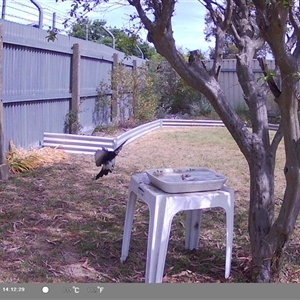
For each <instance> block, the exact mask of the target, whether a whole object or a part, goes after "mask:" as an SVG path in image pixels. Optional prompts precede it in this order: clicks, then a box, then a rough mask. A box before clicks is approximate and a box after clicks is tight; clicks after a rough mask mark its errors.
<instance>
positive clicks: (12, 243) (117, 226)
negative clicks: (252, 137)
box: [0, 128, 300, 282]
mask: <svg viewBox="0 0 300 300" xmlns="http://www.w3.org/2000/svg"><path fill="white" fill-rule="evenodd" d="M283 160H284V154H283V148H282V145H281V148H280V151H279V156H278V163H277V169H276V183H277V185H276V203H277V205H279V204H280V202H281V199H282V195H283V191H284V177H283V173H282V169H283ZM185 166H203V167H208V168H211V169H213V170H215V171H217V172H219V173H222V174H224V175H225V176H227V178H228V180H227V184H228V185H229V186H230V187H232V188H234V190H235V198H236V208H235V232H234V233H235V235H234V245H233V260H232V270H231V276H230V278H229V279H228V280H225V279H224V264H225V239H224V236H225V214H224V212H223V210H222V209H211V210H206V211H205V213H204V214H203V221H202V226H201V235H200V242H199V249H198V250H193V251H188V250H185V248H184V214H183V213H180V214H178V215H176V216H175V218H174V221H173V224H172V232H171V237H170V242H169V248H168V255H167V260H166V266H165V277H164V282H248V281H249V272H250V269H249V266H250V251H249V238H248V234H247V211H248V189H249V174H248V168H247V164H246V161H245V160H244V158H243V156H242V154H241V153H240V151H239V150H238V149H237V146H236V145H235V143H234V142H233V141H232V139H231V137H230V135H229V134H228V132H227V131H226V129H225V128H180V129H178V128H176V129H174V128H170V129H168V128H164V129H160V130H158V131H155V132H152V133H149V134H148V135H146V136H144V137H142V138H140V139H138V140H136V141H134V142H132V143H130V144H129V145H126V146H125V147H124V148H123V150H122V151H121V153H120V154H119V156H118V157H117V161H116V167H115V170H114V173H112V174H109V175H108V176H106V177H104V178H102V179H99V180H98V181H95V180H93V178H94V176H95V175H96V174H97V173H98V172H99V169H98V168H97V167H96V166H95V164H94V158H93V156H87V155H66V156H65V157H63V159H62V160H61V161H60V162H59V163H54V164H47V165H45V166H42V167H39V168H37V169H35V170H33V171H29V172H28V173H24V174H15V175H13V176H12V178H11V179H10V180H9V181H8V182H0V191H1V192H0V282H144V272H145V262H146V245H147V229H148V209H147V207H146V205H144V204H142V203H141V202H139V203H138V206H137V210H136V214H135V220H134V224H133V232H132V240H131V245H130V253H129V257H128V259H127V261H126V262H125V263H124V264H121V263H120V252H121V245H122V233H123V224H124V216H125V209H126V202H127V190H128V185H129V180H130V177H131V175H132V174H134V173H136V172H143V171H144V170H146V169H148V168H159V167H185ZM299 252H300V224H299V222H298V223H297V226H296V228H295V233H294V235H293V237H292V240H291V243H290V246H289V248H288V249H287V250H286V259H285V261H284V266H283V270H282V274H281V279H280V281H281V282H299V278H300V255H299Z"/></svg>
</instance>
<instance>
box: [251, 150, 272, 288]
mask: <svg viewBox="0 0 300 300" xmlns="http://www.w3.org/2000/svg"><path fill="white" fill-rule="evenodd" d="M261 150H262V149H259V148H256V149H254V151H253V156H252V157H251V158H250V160H249V170H250V207H249V223H248V230H249V236H250V246H251V252H252V268H253V269H252V280H253V281H255V282H270V280H271V276H272V274H271V266H270V261H269V260H268V257H269V253H268V252H265V251H264V252H262V251H261V248H262V247H263V245H264V243H265V236H266V235H267V234H268V233H269V231H270V228H271V225H272V220H273V217H274V157H273V156H272V155H270V154H268V153H266V152H265V151H264V152H261Z"/></svg>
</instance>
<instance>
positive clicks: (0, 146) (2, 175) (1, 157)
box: [0, 24, 8, 180]
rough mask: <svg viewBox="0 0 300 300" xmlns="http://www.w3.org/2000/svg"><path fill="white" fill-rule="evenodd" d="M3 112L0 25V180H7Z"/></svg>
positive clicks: (1, 33) (0, 27)
mask: <svg viewBox="0 0 300 300" xmlns="http://www.w3.org/2000/svg"><path fill="white" fill-rule="evenodd" d="M3 110H4V108H3V26H2V25H1V24H0V180H7V179H8V166H7V165H6V164H5V147H4V128H3V123H4V121H3Z"/></svg>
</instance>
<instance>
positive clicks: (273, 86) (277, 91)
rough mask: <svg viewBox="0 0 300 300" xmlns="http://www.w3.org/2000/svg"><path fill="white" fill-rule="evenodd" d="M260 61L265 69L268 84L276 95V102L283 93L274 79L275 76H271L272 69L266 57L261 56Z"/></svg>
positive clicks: (263, 69)
mask: <svg viewBox="0 0 300 300" xmlns="http://www.w3.org/2000/svg"><path fill="white" fill-rule="evenodd" d="M258 62H259V66H260V68H261V69H262V71H263V74H264V75H265V78H266V81H267V84H268V86H269V88H270V90H271V92H272V94H273V95H274V97H275V102H276V99H277V98H278V97H279V96H280V95H281V91H280V89H279V88H278V86H277V84H276V82H275V81H274V78H273V77H272V76H270V70H269V67H268V64H267V62H266V59H265V58H264V57H259V58H258Z"/></svg>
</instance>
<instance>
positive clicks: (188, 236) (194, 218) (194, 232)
mask: <svg viewBox="0 0 300 300" xmlns="http://www.w3.org/2000/svg"><path fill="white" fill-rule="evenodd" d="M201 217H202V210H201V209H195V210H187V211H186V227H185V249H189V250H193V249H198V243H199V235H200V225H201Z"/></svg>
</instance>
